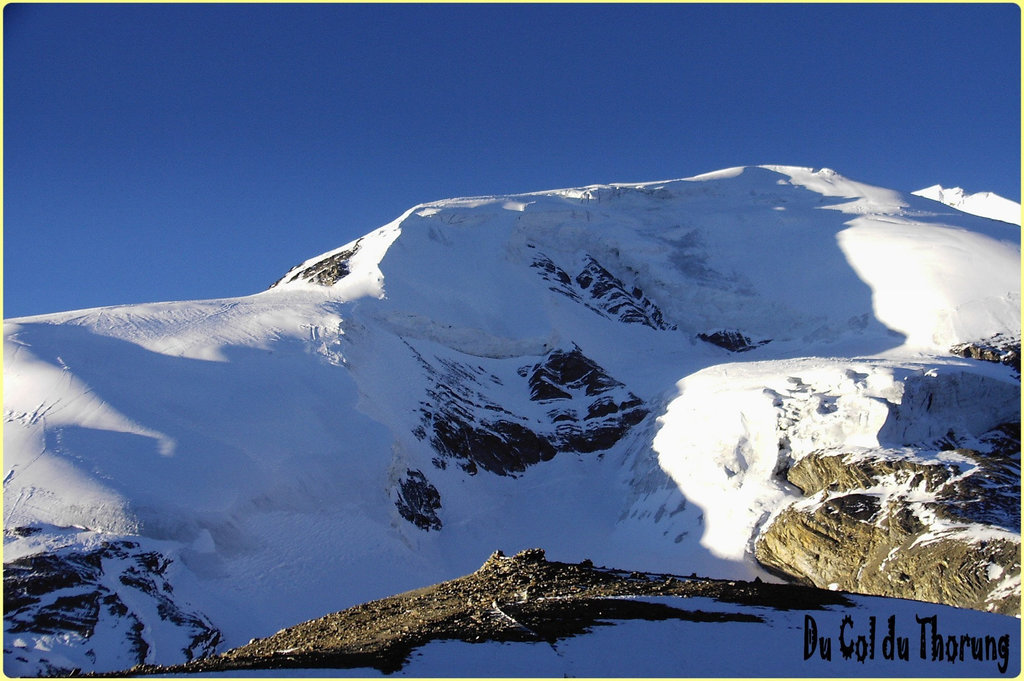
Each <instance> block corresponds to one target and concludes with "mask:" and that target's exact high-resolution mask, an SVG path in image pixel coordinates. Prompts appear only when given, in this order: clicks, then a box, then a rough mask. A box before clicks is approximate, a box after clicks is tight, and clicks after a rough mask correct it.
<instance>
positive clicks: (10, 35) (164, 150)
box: [3, 3, 1021, 318]
mask: <svg viewBox="0 0 1024 681" xmlns="http://www.w3.org/2000/svg"><path fill="white" fill-rule="evenodd" d="M1020 143H1021V140H1020V10H1019V8H1018V7H1017V6H1016V5H1012V4H1002V5H981V4H942V5H920V4H907V5H880V4H850V5H837V4H823V5H809V4H803V3H801V4H794V5H747V4H741V5H700V4H653V5H635V4H625V5H590V4H582V5H580V4H573V5H531V4H526V5H518V4H517V5H465V4H455V5H406V4H400V5H353V4H315V5H293V4H281V5H256V4H229V5H216V4H199V5H181V4H165V5H161V4H142V5H121V4H110V5H102V4H100V5H95V4H82V5H57V4H40V5H32V4H13V5H7V6H5V8H4V235H3V236H4V242H3V249H4V260H3V262H4V275H3V280H4V311H3V315H4V317H5V318H10V317H15V316H22V315H29V314H37V313H45V312H53V311H59V310H69V309H79V308H84V307H94V306H99V305H113V304H120V303H134V302H148V301H159V300H187V299H204V298H217V297H227V296H236V295H246V294H250V293H256V292H258V291H260V290H263V289H265V288H266V287H267V286H268V285H269V284H270V283H272V282H273V281H274V280H276V279H277V278H279V277H280V276H281V275H282V274H283V273H284V272H285V271H287V270H288V269H289V268H290V267H292V266H293V265H295V264H297V263H298V262H301V261H302V260H305V259H306V258H309V257H312V256H314V255H316V254H318V253H321V252H323V251H326V250H329V249H331V248H334V247H336V246H340V245H342V244H344V243H345V242H347V241H350V240H351V239H354V238H356V237H358V236H360V235H362V234H364V233H366V232H368V231H370V230H372V229H374V228H376V227H378V226H380V225H381V224H384V223H386V222H388V221H390V220H392V219H393V218H395V217H396V216H398V215H399V214H400V213H402V212H403V211H404V210H406V209H407V208H409V207H410V206H412V205H414V204H416V203H421V202H425V201H431V200H435V199H442V198H448V197H453V196H472V195H483V194H505V193H514V192H524V191H535V190H542V189H553V188H559V187H569V186H579V185H585V184H593V183H602V182H631V181H647V180H659V179H669V178H677V177H686V176H690V175H694V174H698V173H702V172H706V171H711V170H716V169H719V168H725V167H730V166H736V165H747V164H761V163H771V164H789V165H806V166H814V167H820V166H828V167H831V168H834V169H836V170H837V171H839V172H840V173H842V174H844V175H846V176H848V177H851V178H853V179H857V180H861V181H864V182H868V183H871V184H877V185H882V186H886V187H891V188H895V189H899V190H904V191H912V190H915V189H920V188H922V187H925V186H928V185H931V184H935V183H941V184H943V185H945V186H951V185H959V186H962V187H964V188H965V189H966V190H967V191H969V192H975V191H994V192H996V193H998V194H1000V195H1002V196H1005V197H1007V198H1011V199H1014V200H1018V201H1019V200H1020Z"/></svg>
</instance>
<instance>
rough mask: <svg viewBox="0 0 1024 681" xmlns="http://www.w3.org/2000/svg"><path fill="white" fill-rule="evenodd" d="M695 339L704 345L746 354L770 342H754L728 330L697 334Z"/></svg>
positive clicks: (747, 337)
mask: <svg viewBox="0 0 1024 681" xmlns="http://www.w3.org/2000/svg"><path fill="white" fill-rule="evenodd" d="M697 338H700V339H701V340H702V341H704V342H705V343H711V344H712V345H717V346H718V347H720V348H725V349H726V350H728V351H730V352H746V351H748V350H753V349H754V348H759V347H761V346H762V345H764V344H765V343H770V342H771V339H770V338H768V339H765V340H757V341H754V340H751V339H750V336H747V335H744V334H743V333H740V332H739V331H733V330H728V329H722V330H719V331H712V332H711V333H698V334H697Z"/></svg>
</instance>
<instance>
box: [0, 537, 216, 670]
mask: <svg viewBox="0 0 1024 681" xmlns="http://www.w3.org/2000/svg"><path fill="white" fill-rule="evenodd" d="M25 529H30V528H25ZM170 563H171V561H170V560H169V559H167V558H166V557H165V556H163V555H162V554H160V553H157V552H154V551H144V550H141V549H140V547H139V544H137V543H136V542H132V541H117V542H104V543H103V544H101V545H100V547H99V548H97V549H95V550H93V551H90V552H88V553H82V552H50V553H38V554H34V555H31V556H27V557H25V558H20V559H16V560H13V561H10V562H8V563H5V564H4V619H5V620H6V630H7V631H8V632H9V633H11V634H31V635H36V636H39V635H42V636H47V635H53V636H73V637H77V638H79V639H80V640H82V641H84V644H83V646H82V647H83V648H85V649H86V650H85V656H86V658H87V660H92V661H95V657H96V653H95V652H93V651H92V650H91V649H90V648H89V641H91V640H93V639H94V638H95V639H96V640H98V641H99V643H98V644H97V645H98V646H102V647H103V653H104V655H106V656H107V657H108V658H109V656H110V655H111V650H110V646H111V645H112V644H111V642H112V641H119V642H120V646H121V650H120V659H121V660H123V661H124V662H125V663H126V664H127V665H131V664H139V663H142V662H145V661H146V660H147V656H148V654H149V652H150V649H151V647H152V646H153V644H154V640H153V637H154V630H156V629H159V630H160V633H159V636H160V639H161V641H162V642H163V643H164V644H166V643H167V642H169V641H171V640H174V641H176V642H177V644H178V645H180V647H181V652H182V653H183V654H184V656H185V658H186V659H189V660H191V659H195V658H198V657H204V656H207V655H210V654H212V653H213V652H214V651H215V650H216V648H217V645H218V644H219V643H220V640H221V634H220V632H219V631H218V630H217V629H216V628H215V627H214V626H213V625H212V624H210V622H209V621H208V620H207V619H206V618H205V617H204V616H203V615H202V614H200V613H198V612H194V611H191V610H189V609H187V608H184V607H181V606H180V605H178V604H177V603H176V602H175V600H174V590H173V587H172V586H171V583H170V582H169V581H168V579H167V575H166V572H167V569H168V567H169V566H170ZM112 632H118V635H115V636H113V637H112V636H111V633H112ZM4 656H5V658H6V657H7V656H12V657H13V658H15V659H20V661H21V662H25V663H27V662H29V658H30V657H31V658H32V661H34V662H36V663H37V664H38V666H39V667H40V668H43V669H47V670H48V673H50V674H54V675H56V674H64V673H67V672H68V671H70V670H71V666H70V665H69V662H68V661H67V660H65V659H60V658H58V659H50V658H48V657H47V653H46V651H40V650H38V649H33V650H28V649H20V648H18V647H17V639H15V643H14V647H13V648H12V649H11V650H8V649H6V648H5V649H4Z"/></svg>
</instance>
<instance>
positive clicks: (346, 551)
mask: <svg viewBox="0 0 1024 681" xmlns="http://www.w3.org/2000/svg"><path fill="white" fill-rule="evenodd" d="M1019 291H1020V229H1019V227H1017V226H1013V225H1009V224H1006V223H1004V222H998V221H994V220H990V219H986V218H982V217H978V216H974V215H970V214H967V213H963V212H960V211H958V210H955V209H953V208H951V207H949V206H947V205H945V204H944V203H941V202H939V201H935V200H931V199H928V198H925V197H920V196H914V195H904V194H901V193H899V192H896V191H892V190H888V189H883V188H879V187H874V186H871V185H868V184H864V183H861V182H856V181H853V180H850V179H847V178H845V177H843V176H841V175H839V174H838V173H836V172H834V171H832V170H828V169H820V170H814V169H809V168H797V167H788V166H762V167H746V168H733V169H728V170H722V171H718V172H714V173H708V174H705V175H700V176H697V177H693V178H688V179H683V180H671V181H664V182H648V183H641V184H612V185H595V186H588V187H581V188H574V189H562V190H555V191H544V192H536V193H530V194H519V195H513V196H491V197H475V198H462V199H451V200H445V201H438V202H434V203H428V204H423V205H419V206H415V207H413V208H411V209H410V210H408V211H407V212H406V213H404V214H403V215H401V216H400V217H398V218H397V219H396V220H394V221H393V222H391V223H389V224H387V225H384V226H383V227H380V228H378V229H376V230H374V231H371V232H369V233H367V234H366V235H365V236H363V237H361V238H360V239H357V240H355V241H353V242H351V243H349V244H345V245H344V246H341V247H340V248H338V249H335V250H333V251H330V252H328V253H324V254H322V255H319V256H316V257H314V258H310V259H309V260H307V261H305V262H303V263H301V264H300V265H298V266H296V267H295V268H293V269H292V270H290V271H289V272H287V273H285V274H284V275H283V276H282V277H281V278H280V279H279V280H278V281H277V282H276V283H275V284H274V285H273V286H272V287H271V288H270V289H269V290H267V291H264V292H261V293H256V294H254V295H251V296H246V297H241V298H233V299H223V300H208V301H188V302H169V303H160V304H147V305H127V306H119V307H109V308H97V309H91V310H83V311H76V312H66V313H60V314H52V315H44V316H37V317H26V318H19V319H12V320H6V321H5V324H4V353H5V363H4V387H5V391H4V419H5V428H4V453H5V456H4V473H5V476H4V528H5V549H4V553H5V555H4V559H5V561H6V564H5V573H4V580H5V630H4V631H5V635H4V667H5V671H6V672H7V673H8V674H10V675H33V674H55V673H61V672H63V671H67V670H70V669H76V668H77V669H84V670H93V671H107V670H115V669H126V668H128V667H131V666H132V665H135V664H140V663H147V664H174V663H179V662H183V661H187V660H189V659H193V658H195V657H201V656H206V655H210V654H212V653H214V652H219V651H223V650H225V649H227V648H229V647H234V646H238V645H241V644H244V643H245V642H246V641H248V640H249V639H252V638H254V637H265V636H268V635H270V634H272V633H274V632H275V631H277V630H279V629H281V628H283V627H286V626H289V625H293V624H295V623H297V622H301V621H304V620H309V619H312V618H314V617H319V616H321V615H323V614H325V613H328V612H333V611H338V610H342V609H344V608H348V607H350V606H353V605H356V604H358V603H362V602H364V601H368V600H371V599H377V598H382V597H385V596H389V595H391V594H393V593H396V592H399V591H403V590H408V589H413V588H416V587H420V586H423V585H424V584H429V583H434V582H441V581H443V580H446V579H451V578H453V577H456V576H459V575H463V574H467V573H469V572H472V571H473V570H475V569H476V568H477V567H478V566H479V565H480V564H481V562H482V561H483V559H484V558H486V557H487V556H488V555H490V554H491V552H492V551H493V549H494V548H495V547H496V546H501V547H503V548H504V549H506V550H510V551H519V550H522V549H524V548H528V547H533V546H543V547H545V548H546V549H547V552H548V555H549V556H551V557H552V559H554V560H564V561H568V562H576V561H579V560H581V559H582V558H583V557H589V558H591V559H593V560H594V561H596V562H597V563H599V564H603V565H610V566H616V565H628V566H630V568H636V569H638V570H645V571H649V572H658V573H670V574H690V573H692V572H696V573H699V574H702V575H707V576H711V577H719V578H725V579H754V578H758V579H763V580H768V581H779V580H788V581H800V582H803V583H807V584H813V585H816V586H820V587H829V586H831V587H833V588H841V589H844V590H848V591H859V592H862V593H870V594H879V595H883V596H898V597H906V598H917V599H921V600H931V601H934V602H942V603H947V604H952V605H958V606H964V607H971V608H976V609H978V610H992V611H997V612H1001V613H1007V614H1017V613H1019V599H1020V559H1019V545H1020V517H1019V506H1020V496H1019V485H1020V464H1019V460H1020V459H1019V447H1020V444H1019V438H1020V435H1019V432H1020V431H1019V423H1020V408H1019V397H1020V382H1019V346H1020V297H1019ZM986 360H988V361H986ZM850 542H855V543H854V544H853V545H852V548H851V544H850ZM865 565H870V566H871V570H870V571H869V572H870V574H868V572H866V571H865V570H864V569H863V568H864V566H865ZM940 566H941V567H940Z"/></svg>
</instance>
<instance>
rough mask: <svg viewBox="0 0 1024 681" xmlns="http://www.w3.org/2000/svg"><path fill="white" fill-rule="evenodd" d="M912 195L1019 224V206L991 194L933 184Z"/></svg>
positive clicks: (970, 212) (971, 212) (972, 213)
mask: <svg viewBox="0 0 1024 681" xmlns="http://www.w3.org/2000/svg"><path fill="white" fill-rule="evenodd" d="M913 194H914V195H915V196H921V197H924V198H926V199H931V200H932V201H938V202H939V203H944V204H946V205H947V206H950V207H952V208H956V209H957V210H960V211H963V212H964V213H969V214H971V215H978V216H981V217H986V218H991V219H993V220H999V221H1001V222H1009V223H1010V224H1013V225H1020V223H1021V209H1020V204H1019V203H1017V202H1016V201H1011V200H1010V199H1005V198H1003V197H1002V196H999V195H998V194H994V193H992V192H977V193H974V194H968V193H967V192H965V191H964V190H963V188H961V187H948V188H947V187H943V186H942V185H940V184H935V185H932V186H930V187H925V188H924V189H919V190H917V191H916V192H913Z"/></svg>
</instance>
